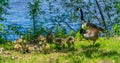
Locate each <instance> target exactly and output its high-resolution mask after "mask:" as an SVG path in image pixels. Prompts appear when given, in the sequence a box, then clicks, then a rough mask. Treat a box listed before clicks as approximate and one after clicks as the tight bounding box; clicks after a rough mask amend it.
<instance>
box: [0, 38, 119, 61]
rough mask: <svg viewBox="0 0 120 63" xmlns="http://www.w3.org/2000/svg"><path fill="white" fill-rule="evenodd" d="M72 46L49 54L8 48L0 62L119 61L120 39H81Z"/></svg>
mask: <svg viewBox="0 0 120 63" xmlns="http://www.w3.org/2000/svg"><path fill="white" fill-rule="evenodd" d="M74 47H75V49H74V50H72V49H71V50H67V48H66V49H64V50H62V51H59V52H51V53H50V54H42V53H28V54H22V53H19V52H15V51H12V50H9V51H7V52H9V53H10V54H8V55H6V56H5V55H3V54H0V63H120V40H118V39H116V38H110V39H105V38H99V39H98V40H97V41H96V43H95V45H92V41H87V40H83V41H79V42H75V46H74ZM5 52H6V51H5Z"/></svg>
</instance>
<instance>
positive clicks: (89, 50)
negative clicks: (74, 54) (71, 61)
mask: <svg viewBox="0 0 120 63" xmlns="http://www.w3.org/2000/svg"><path fill="white" fill-rule="evenodd" d="M82 49H83V51H82V52H80V53H79V54H83V55H84V56H85V57H88V58H97V57H111V56H119V57H120V53H118V52H117V51H107V50H102V49H100V44H99V43H96V44H95V45H89V46H84V45H82Z"/></svg>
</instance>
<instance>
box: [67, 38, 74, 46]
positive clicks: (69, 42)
mask: <svg viewBox="0 0 120 63" xmlns="http://www.w3.org/2000/svg"><path fill="white" fill-rule="evenodd" d="M66 43H67V45H68V47H74V37H72V36H69V37H67V39H66Z"/></svg>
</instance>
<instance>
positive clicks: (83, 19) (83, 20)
mask: <svg viewBox="0 0 120 63" xmlns="http://www.w3.org/2000/svg"><path fill="white" fill-rule="evenodd" d="M80 13H81V20H83V21H84V18H83V11H82V9H80Z"/></svg>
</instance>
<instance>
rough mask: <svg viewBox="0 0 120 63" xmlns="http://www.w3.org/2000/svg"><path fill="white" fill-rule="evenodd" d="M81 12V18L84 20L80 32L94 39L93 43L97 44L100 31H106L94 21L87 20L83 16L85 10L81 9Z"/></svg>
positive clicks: (87, 37) (85, 36)
mask: <svg viewBox="0 0 120 63" xmlns="http://www.w3.org/2000/svg"><path fill="white" fill-rule="evenodd" d="M79 10H80V13H81V20H82V28H81V30H80V34H82V36H83V37H84V38H85V39H88V40H92V41H93V44H95V42H96V40H97V39H98V38H99V35H100V31H101V32H102V31H104V29H102V28H101V27H98V26H96V25H95V24H93V23H89V22H85V20H84V18H83V11H82V9H79Z"/></svg>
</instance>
